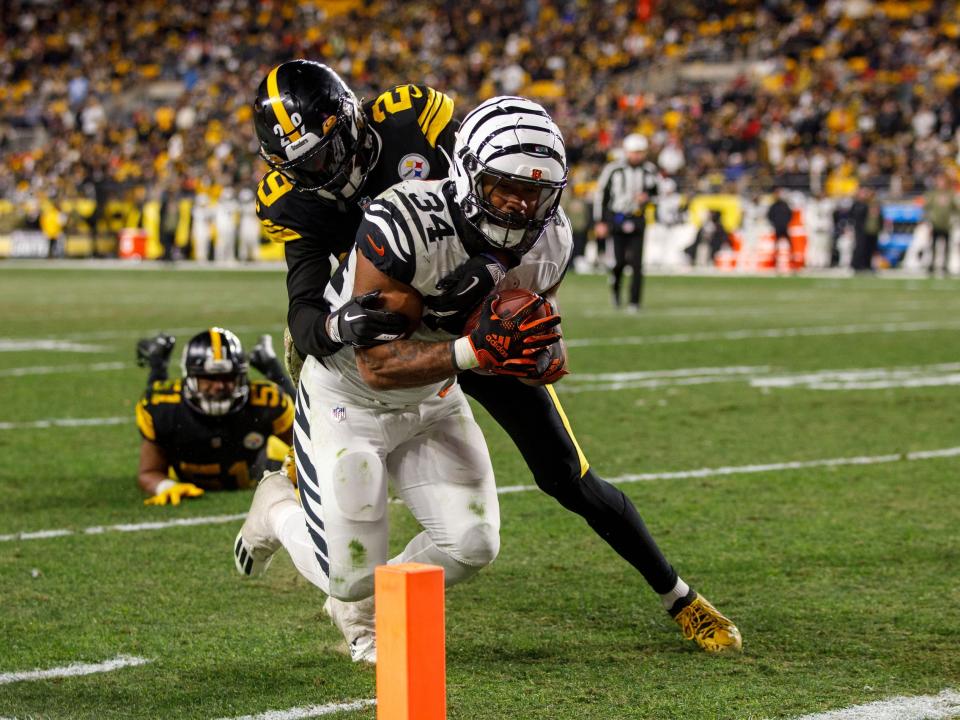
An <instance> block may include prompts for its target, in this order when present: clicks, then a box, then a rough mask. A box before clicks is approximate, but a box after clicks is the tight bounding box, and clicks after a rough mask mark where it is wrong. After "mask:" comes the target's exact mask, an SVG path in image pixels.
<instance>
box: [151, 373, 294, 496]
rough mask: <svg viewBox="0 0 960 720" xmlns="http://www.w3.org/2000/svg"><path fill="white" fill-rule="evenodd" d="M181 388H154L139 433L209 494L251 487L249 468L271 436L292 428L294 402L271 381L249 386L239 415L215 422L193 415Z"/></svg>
mask: <svg viewBox="0 0 960 720" xmlns="http://www.w3.org/2000/svg"><path fill="white" fill-rule="evenodd" d="M180 390H181V382H180V380H179V379H177V380H161V381H158V382H155V383H154V384H153V386H152V387H151V388H149V389H148V390H147V391H146V392H145V393H144V395H143V398H141V400H140V402H139V403H137V410H136V416H137V427H138V428H139V429H140V434H141V435H142V436H143V437H144V438H145V439H147V440H150V441H151V442H155V443H156V444H157V445H159V446H160V448H161V449H162V450H163V452H164V453H165V454H166V456H167V459H168V460H169V462H170V466H171V469H172V470H173V471H174V472H175V473H176V476H177V477H178V478H179V479H180V480H183V481H184V482H191V483H193V484H195V485H197V486H199V487H202V488H204V489H205V490H236V489H239V488H246V487H251V486H253V485H254V484H256V481H257V478H251V473H250V468H251V467H252V466H253V464H254V462H255V461H256V459H257V456H258V455H259V454H260V452H261V451H263V450H264V448H265V447H266V445H267V439H268V438H269V437H270V436H271V435H281V434H282V433H285V432H286V431H287V430H289V429H290V427H291V426H292V425H293V402H292V401H291V399H290V396H289V395H287V394H286V393H285V392H283V390H282V389H280V387H278V386H277V385H275V384H274V383H272V382H268V381H266V380H251V381H250V399H249V400H248V401H247V404H246V405H244V406H243V408H241V409H240V410H238V411H237V412H234V413H230V414H228V415H220V416H210V415H204V414H202V413H199V412H197V411H196V410H193V409H192V408H191V407H190V406H189V405H187V403H186V402H185V401H184V399H183V395H182V394H181V391H180Z"/></svg>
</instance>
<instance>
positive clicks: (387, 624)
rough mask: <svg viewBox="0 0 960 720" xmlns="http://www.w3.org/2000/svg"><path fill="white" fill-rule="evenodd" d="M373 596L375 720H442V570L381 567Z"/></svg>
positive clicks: (444, 681)
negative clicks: (375, 626) (375, 642)
mask: <svg viewBox="0 0 960 720" xmlns="http://www.w3.org/2000/svg"><path fill="white" fill-rule="evenodd" d="M374 593H375V594H374V597H375V602H376V618H377V720H446V717H447V665H446V655H445V648H444V644H445V643H444V599H443V568H441V567H437V566H435V565H424V564H422V563H403V564H400V565H381V566H380V567H378V568H377V569H376V574H375V576H374Z"/></svg>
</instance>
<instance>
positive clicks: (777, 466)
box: [497, 447, 960, 495]
mask: <svg viewBox="0 0 960 720" xmlns="http://www.w3.org/2000/svg"><path fill="white" fill-rule="evenodd" d="M956 456H960V447H952V448H942V449H939V450H924V451H920V452H911V453H906V454H901V453H891V454H889V455H862V456H859V457H844V458H824V459H821V460H794V461H791V462H780V463H766V464H762V465H730V466H727V467H716V468H697V469H695V470H674V471H667V472H655V473H637V474H628V475H618V476H617V477H612V478H606V480H607V482H610V483H613V484H614V485H619V484H621V483H631V482H651V481H654V480H689V479H691V478H707V477H717V476H721V475H752V474H754V473H765V472H783V471H789V470H805V469H808V468H817V467H839V466H842V465H879V464H881V463H891V462H898V461H901V460H907V461H915V460H931V459H933V458H946V457H956ZM536 489H537V486H536V485H508V486H506V487H501V488H497V493H498V494H500V495H506V494H508V493H516V492H528V491H530V490H536Z"/></svg>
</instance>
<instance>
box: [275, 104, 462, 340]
mask: <svg viewBox="0 0 960 720" xmlns="http://www.w3.org/2000/svg"><path fill="white" fill-rule="evenodd" d="M363 113H364V115H365V117H366V118H367V121H368V122H369V126H370V128H371V130H372V131H373V133H374V134H375V136H376V140H377V142H378V144H379V154H378V155H377V160H376V163H375V164H374V166H373V168H372V169H371V170H370V173H369V174H368V175H367V179H366V182H365V183H364V185H363V187H362V188H361V190H360V192H359V193H358V196H357V198H356V200H357V202H355V203H343V202H340V203H334V202H332V201H329V200H325V199H323V198H321V197H319V196H318V195H317V194H316V193H312V192H301V191H299V190H296V189H295V188H294V187H293V185H291V184H290V182H289V181H288V180H287V179H286V178H284V177H283V175H281V174H280V173H279V172H276V171H272V172H269V173H267V174H266V175H265V176H264V177H263V179H262V180H261V181H260V186H259V188H258V189H257V215H258V216H259V218H260V222H261V223H262V224H263V228H264V233H265V234H266V235H267V236H268V237H269V238H270V239H272V240H274V241H275V242H282V243H285V246H284V250H285V255H286V261H287V296H288V301H289V313H288V315H287V324H288V325H289V326H290V332H291V334H292V335H293V339H294V343H295V344H296V346H297V349H298V350H299V351H300V352H301V353H302V354H304V355H317V356H321V355H328V354H330V353H332V352H336V351H337V350H338V349H339V348H340V345H339V344H337V343H333V342H332V341H330V340H329V339H328V338H327V335H326V331H325V330H324V328H323V322H324V319H325V316H326V313H327V311H328V306H327V303H326V302H325V301H324V299H323V289H324V287H326V285H327V282H328V281H329V280H330V274H331V272H332V271H333V270H334V269H335V268H336V267H337V265H338V264H339V263H340V261H341V260H342V259H343V257H344V256H345V254H346V252H347V250H349V248H350V247H351V246H352V245H353V241H354V237H355V234H356V231H357V228H358V227H359V226H360V221H361V219H362V218H363V208H364V207H366V205H367V204H369V202H370V200H371V199H372V198H374V197H376V196H377V195H379V194H380V193H382V192H383V191H384V190H386V189H387V188H389V187H390V186H392V185H395V184H396V183H398V182H400V181H402V180H427V179H439V178H444V177H446V176H447V174H448V172H449V169H450V161H449V158H450V157H451V156H452V153H453V144H454V140H455V132H456V129H457V125H458V123H457V122H456V121H455V120H454V119H453V100H451V99H450V98H449V97H448V96H447V95H445V94H443V93H442V92H438V91H437V90H434V89H433V88H431V87H427V86H425V85H398V86H396V87H394V88H391V89H390V90H387V91H386V92H383V93H381V94H380V95H379V96H378V97H377V98H376V99H375V100H370V101H367V102H364V103H363Z"/></svg>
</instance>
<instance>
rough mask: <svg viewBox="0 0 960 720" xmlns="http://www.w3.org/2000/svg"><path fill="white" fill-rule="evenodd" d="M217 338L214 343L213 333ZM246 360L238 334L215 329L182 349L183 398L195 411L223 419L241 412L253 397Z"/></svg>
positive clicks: (192, 340)
mask: <svg viewBox="0 0 960 720" xmlns="http://www.w3.org/2000/svg"><path fill="white" fill-rule="evenodd" d="M214 333H217V334H218V337H217V338H215V339H214V342H211V338H212V337H213V334H214ZM247 369H248V364H247V358H246V355H244V353H243V350H242V348H241V346H240V341H239V340H238V339H237V337H236V335H234V334H233V333H231V332H230V331H229V330H222V329H220V328H213V329H211V330H210V332H208V333H201V334H200V335H197V336H195V337H194V338H192V339H191V340H190V342H188V343H187V345H186V346H185V347H184V348H183V357H182V360H181V370H182V372H183V397H184V400H186V402H187V404H189V405H190V406H191V407H192V408H193V409H194V410H196V411H197V412H200V413H202V414H204V415H211V416H220V415H228V414H230V413H233V412H236V411H238V410H240V409H241V408H242V407H243V406H244V405H246V404H247V400H248V399H249V397H250V381H249V379H248V377H247Z"/></svg>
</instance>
